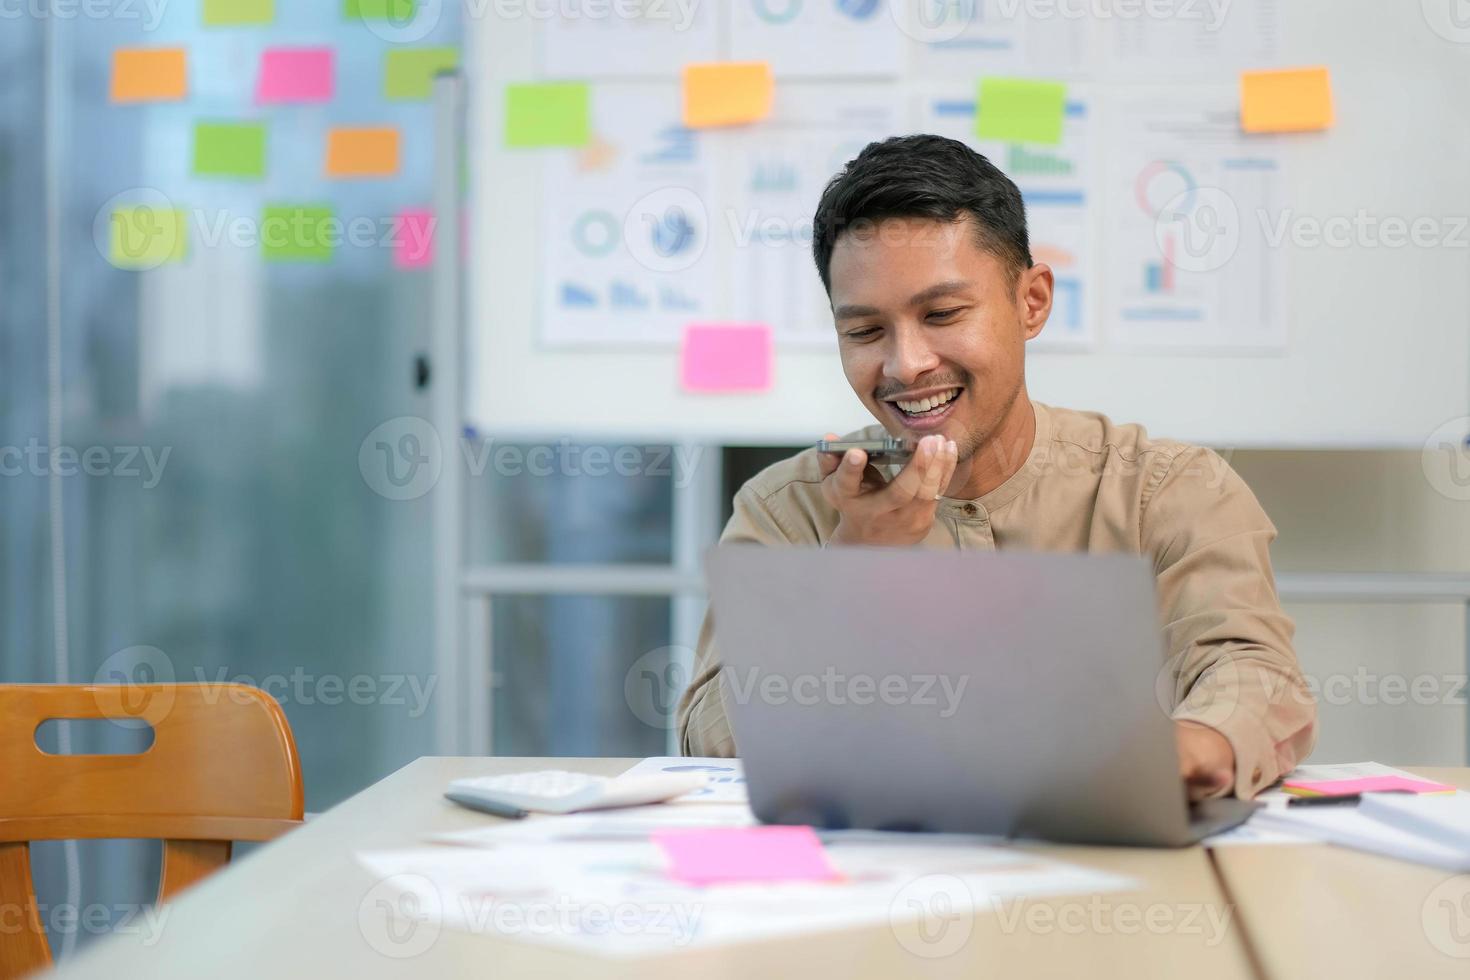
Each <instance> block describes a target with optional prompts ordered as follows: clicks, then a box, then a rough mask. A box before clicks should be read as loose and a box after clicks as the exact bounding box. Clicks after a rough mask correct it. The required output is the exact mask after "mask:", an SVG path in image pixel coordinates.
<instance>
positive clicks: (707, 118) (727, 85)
mask: <svg viewBox="0 0 1470 980" xmlns="http://www.w3.org/2000/svg"><path fill="white" fill-rule="evenodd" d="M775 97H776V81H775V78H773V77H772V75H771V66H770V65H768V64H767V63H766V62H764V61H731V62H722V63H718V64H706V65H686V66H685V68H684V125H685V126H689V127H691V128H702V127H707V126H739V125H741V124H742V123H753V122H758V121H760V120H762V119H764V118H766V117H767V116H769V115H770V114H771V103H772V102H773V101H775Z"/></svg>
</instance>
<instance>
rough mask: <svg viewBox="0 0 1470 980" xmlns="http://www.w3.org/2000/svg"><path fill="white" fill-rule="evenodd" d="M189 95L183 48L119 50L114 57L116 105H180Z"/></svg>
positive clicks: (114, 95)
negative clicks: (151, 103) (137, 103)
mask: <svg viewBox="0 0 1470 980" xmlns="http://www.w3.org/2000/svg"><path fill="white" fill-rule="evenodd" d="M188 94H189V56H188V53H187V52H186V51H185V50H184V49H183V48H118V49H117V50H116V51H114V52H113V53H112V101H113V102H178V101H180V100H182V99H183V98H184V97H185V96H187V95H188Z"/></svg>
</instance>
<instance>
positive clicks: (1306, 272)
mask: <svg viewBox="0 0 1470 980" xmlns="http://www.w3.org/2000/svg"><path fill="white" fill-rule="evenodd" d="M751 2H754V0H728V3H730V4H746V3H751ZM1243 5H1246V0H1240V3H1238V4H1237V5H1236V6H1237V8H1240V7H1242V6H1243ZM1083 6H1085V5H1083ZM1433 6H1434V5H1433V4H1425V5H1424V6H1423V9H1421V5H1420V4H1418V3H1412V2H1405V3H1392V4H1386V3H1383V2H1382V0H1274V2H1272V0H1264V2H1263V4H1262V5H1260V6H1259V7H1252V8H1251V9H1252V10H1256V11H1257V12H1258V13H1259V11H1264V13H1263V14H1260V16H1262V17H1269V18H1270V23H1269V24H1268V25H1267V27H1268V28H1269V30H1270V31H1271V32H1273V33H1274V36H1275V44H1276V46H1277V47H1276V51H1275V53H1274V55H1273V59H1272V61H1271V63H1269V64H1258V65H1256V67H1290V66H1299V65H1313V64H1325V65H1328V66H1330V67H1331V69H1332V73H1333V89H1334V96H1335V102H1336V110H1337V122H1336V125H1335V127H1334V128H1333V129H1332V130H1330V131H1328V132H1326V133H1320V134H1300V135H1292V136H1287V137H1279V138H1273V139H1274V141H1275V142H1276V143H1278V144H1279V149H1280V153H1281V155H1282V157H1283V159H1284V161H1285V167H1284V171H1283V174H1284V176H1283V184H1282V187H1283V189H1282V193H1281V207H1280V208H1279V209H1278V211H1279V213H1273V214H1271V215H1270V216H1269V220H1270V221H1271V222H1272V223H1273V227H1277V228H1278V230H1279V228H1280V227H1289V228H1290V229H1291V233H1290V234H1288V235H1287V236H1286V238H1285V240H1284V242H1283V244H1282V245H1281V246H1280V249H1279V251H1280V252H1281V254H1282V258H1281V261H1280V263H1279V264H1278V265H1277V268H1278V270H1279V283H1280V296H1279V297H1278V298H1279V301H1280V305H1281V309H1282V316H1283V318H1284V323H1285V331H1284V336H1285V340H1284V346H1279V347H1275V348H1271V349H1261V350H1251V349H1233V348H1232V349H1220V350H1188V351H1180V350H1170V349H1149V348H1148V347H1146V346H1145V347H1141V348H1136V349H1135V348H1129V349H1119V348H1117V347H1116V346H1114V345H1110V344H1109V343H1108V342H1107V338H1106V334H1105V333H1104V336H1103V337H1102V338H1101V340H1100V342H1099V343H1098V344H1096V345H1094V346H1091V347H1089V348H1087V349H1067V348H1065V347H1062V348H1051V349H1041V348H1040V347H1037V348H1034V349H1031V350H1030V351H1029V353H1028V363H1027V377H1028V385H1029V388H1030V391H1031V394H1032V396H1033V397H1034V398H1037V399H1039V400H1041V401H1045V402H1048V403H1051V404H1057V405H1065V406H1071V407H1076V408H1085V409H1093V410H1098V411H1102V412H1105V413H1106V414H1108V415H1110V416H1111V417H1112V418H1113V419H1114V420H1115V421H1120V422H1141V423H1143V424H1145V425H1147V426H1148V427H1149V429H1150V430H1151V431H1152V432H1153V433H1155V434H1156V435H1159V436H1168V437H1171V438H1178V439H1185V440H1189V441H1193V442H1197V443H1202V444H1206V445H1212V446H1216V447H1232V448H1233V447H1241V448H1250V447H1261V448H1319V447H1320V448H1329V447H1336V448H1391V447H1399V448H1419V447H1421V446H1423V445H1424V444H1425V441H1426V439H1428V438H1429V437H1430V435H1431V433H1433V432H1435V430H1437V429H1439V428H1441V426H1443V425H1444V423H1446V422H1447V421H1448V420H1451V419H1455V418H1457V417H1461V416H1465V415H1467V414H1470V229H1467V228H1466V227H1465V226H1464V222H1465V219H1466V218H1467V216H1470V122H1467V117H1466V115H1465V109H1464V93H1465V92H1466V91H1467V90H1470V38H1465V39H1462V40H1461V41H1460V42H1459V43H1456V41H1455V40H1452V39H1451V35H1452V29H1453V25H1448V26H1447V25H1446V24H1434V23H1432V21H1433V20H1434V17H1433V16H1432V14H1431V13H1430V12H1429V10H1430V8H1432V7H1433ZM718 9H719V11H720V12H721V13H723V12H725V5H724V4H722V5H721V6H720V7H719V8H718ZM467 23H468V30H469V39H468V45H469V57H468V66H467V70H468V73H469V76H470V78H469V85H470V119H469V136H468V140H469V150H470V160H471V162H470V174H471V187H470V197H471V202H470V229H469V234H470V242H469V251H468V258H467V268H466V275H467V278H468V282H467V295H468V310H469V312H468V325H467V349H466V354H467V361H466V365H465V376H466V377H465V380H466V391H467V395H466V400H467V404H466V412H467V421H468V423H469V424H471V425H473V426H474V427H476V428H477V429H478V430H480V431H482V432H484V433H487V434H491V435H494V436H497V437H501V438H508V437H526V438H535V437H543V438H544V437H566V436H571V437H573V438H582V439H587V440H594V439H601V438H608V439H616V438H639V439H668V440H697V441H708V442H719V443H727V444H742V443H746V444H750V443H777V444H788V443H789V444H802V443H806V442H809V441H811V440H813V439H814V438H816V437H818V436H820V434H821V433H823V432H826V431H829V430H836V431H844V430H847V429H850V428H855V427H858V426H861V425H866V424H870V423H871V422H872V419H871V418H870V417H869V416H868V414H867V412H866V410H865V409H863V407H862V405H861V403H860V402H859V401H858V400H857V398H856V396H855V395H854V394H853V393H852V391H851V390H850V388H849V387H848V386H847V383H846V381H845V379H844V377H843V374H842V370H841V366H840V364H839V361H838V357H837V353H836V348H835V345H829V346H823V345H821V344H813V345H809V346H807V347H805V348H802V347H785V346H782V347H779V348H778V351H777V356H776V361H775V366H774V379H773V385H772V387H771V389H770V390H769V391H766V392H762V393H759V394H730V395H702V394H688V393H684V392H683V391H681V390H680V386H679V378H678V374H679V370H678V358H679V354H678V349H677V344H676V343H664V344H658V343H650V344H642V345H636V346H630V345H613V344H607V345H597V344H582V345H578V346H572V347H558V346H553V345H548V344H547V343H545V341H544V336H543V323H542V313H541V303H540V298H541V287H542V282H541V280H542V271H543V270H542V268H541V263H542V256H543V252H542V245H543V242H542V241H541V239H540V235H541V217H542V213H543V212H542V208H543V197H542V193H543V188H542V184H541V181H542V179H543V176H544V174H545V173H546V172H547V170H548V160H549V159H550V157H549V155H553V154H559V153H560V154H564V153H568V152H572V151H566V150H534V151H524V150H521V151H510V150H506V149H505V148H504V147H503V142H502V132H503V127H504V110H503V105H504V87H505V85H506V84H507V83H510V82H522V81H535V80H541V79H543V78H544V77H545V76H543V75H542V73H541V70H540V68H541V66H542V65H543V64H545V63H546V62H545V60H543V56H542V55H541V53H540V52H541V51H542V50H543V45H544V41H545V38H544V37H543V36H542V35H543V34H544V32H545V31H546V30H548V28H547V26H546V25H545V23H544V22H542V21H540V20H537V19H535V18H531V17H524V16H523V17H520V18H518V19H503V18H500V17H491V16H485V17H479V18H469V19H468V22H467ZM577 26H578V27H579V28H586V27H587V25H585V24H584V25H577ZM706 26H707V25H706ZM1046 26H1047V27H1048V28H1049V29H1051V30H1054V31H1059V30H1061V29H1063V28H1065V29H1066V30H1069V31H1075V30H1077V25H1076V24H1071V23H1068V24H1053V23H1048V24H1047V25H1046ZM1247 26H1248V27H1250V28H1251V29H1252V30H1255V29H1256V28H1257V27H1259V25H1247ZM1090 29H1094V30H1100V29H1107V30H1115V29H1117V25H1090ZM1153 29H1154V26H1153V25H1149V24H1142V25H1139V24H1130V25H1127V28H1126V30H1127V31H1130V32H1133V33H1131V34H1130V35H1129V37H1128V39H1127V44H1144V45H1147V44H1150V43H1156V45H1157V49H1158V50H1170V51H1175V52H1176V54H1177V50H1176V49H1175V48H1174V47H1170V45H1171V44H1172V40H1171V38H1170V37H1168V36H1164V37H1161V38H1158V39H1150V38H1148V37H1146V35H1145V33H1138V32H1147V31H1149V30H1153ZM1158 29H1159V30H1161V31H1167V30H1168V29H1170V28H1169V26H1167V25H1166V26H1163V27H1159V28H1158ZM712 30H714V29H713V28H711V29H709V30H706V29H705V28H704V27H701V28H700V29H698V30H696V31H693V32H692V35H691V40H690V41H689V43H690V45H691V50H693V51H695V52H696V55H697V56H708V49H709V48H710V47H712V46H717V41H716V40H715V34H714V33H711V31H712ZM595 41H596V38H595V37H593V38H592V42H593V43H595ZM643 43H650V42H648V41H647V40H646V36H645V41H644V42H643ZM651 43H653V44H654V45H655V46H657V44H658V41H657V39H656V38H655V39H654V40H653V42H651ZM673 43H674V44H675V45H677V44H679V43H680V42H679V40H678V39H677V38H676V39H675V40H674V41H673ZM1040 43H1041V42H1040V41H1036V40H1035V39H1032V40H1030V41H1028V44H1034V45H1039V44H1040ZM660 50H662V51H663V54H664V56H663V57H662V58H656V57H653V55H652V53H651V52H642V55H644V57H642V59H641V60H638V61H635V62H634V64H649V65H653V66H656V67H657V71H650V73H649V74H646V75H636V74H635V75H630V74H629V70H628V69H624V71H623V72H622V74H621V75H620V76H619V77H614V78H608V79H606V80H603V79H602V78H600V77H590V78H588V79H587V80H589V81H592V82H593V83H594V89H595V90H597V89H601V88H602V87H603V86H619V85H645V86H647V85H653V86H676V85H677V79H676V78H674V77H671V76H670V75H669V74H668V73H667V71H666V70H665V69H666V67H667V65H669V64H676V63H678V60H679V59H678V56H677V54H669V53H668V52H667V51H666V50H664V49H662V48H661V49H660ZM906 50H907V54H906V60H905V66H904V67H903V68H902V69H901V70H900V73H899V74H898V75H897V76H896V77H892V78H845V79H833V78H810V77H788V76H785V75H781V74H778V77H777V85H778V103H777V105H778V109H779V108H780V106H781V95H780V93H782V92H786V91H788V90H793V89H798V88H801V87H803V86H808V85H827V86H830V85H832V84H843V85H854V86H859V85H861V86H869V87H873V86H877V87H881V88H883V89H884V90H885V91H890V92H891V94H892V95H893V96H894V97H895V98H897V99H899V100H900V101H901V102H902V103H903V104H904V105H905V106H906V107H907V108H906V109H905V112H907V116H906V118H905V120H904V122H905V127H906V130H907V131H915V129H916V127H917V125H918V123H919V120H920V119H921V118H922V117H921V114H920V112H919V111H918V107H919V106H920V104H921V101H922V98H923V97H924V92H925V91H926V90H927V89H926V86H932V85H934V84H947V83H949V82H954V83H956V84H960V85H973V83H974V73H973V71H972V70H971V68H970V67H969V66H971V65H973V64H974V63H975V60H976V59H975V58H970V59H955V66H954V67H953V68H946V67H944V64H945V63H943V62H942V61H941V60H940V59H937V58H931V57H927V56H926V49H925V47H924V45H923V44H922V43H921V42H920V41H918V40H909V41H906ZM1027 50H1031V49H1027ZM1037 50H1040V49H1039V48H1037ZM1109 50H1113V51H1114V53H1115V54H1116V55H1118V56H1116V57H1112V58H1109V59H1105V60H1104V63H1102V64H1094V63H1089V64H1088V65H1087V66H1086V67H1085V68H1084V69H1079V70H1077V71H1075V72H1072V73H1070V77H1069V80H1070V81H1071V82H1073V83H1074V84H1075V85H1076V86H1077V87H1078V88H1079V89H1083V88H1085V90H1086V91H1088V92H1089V93H1090V94H1091V96H1092V102H1091V104H1092V106H1093V107H1094V110H1095V117H1094V119H1093V122H1094V124H1095V126H1096V131H1097V133H1098V139H1097V142H1098V143H1099V144H1100V146H1099V147H1098V148H1097V150H1096V151H1095V155H1094V159H1095V161H1099V162H1098V166H1097V167H1096V173H1095V176H1094V178H1093V181H1092V184H1091V187H1092V191H1093V193H1094V194H1106V193H1107V188H1106V166H1105V165H1104V163H1103V162H1101V161H1102V160H1104V159H1105V157H1106V154H1107V151H1108V146H1107V140H1108V138H1109V134H1110V132H1111V128H1110V127H1111V125H1113V124H1114V123H1116V121H1117V119H1116V116H1114V115H1110V114H1111V113H1114V112H1115V111H1116V110H1117V107H1119V106H1122V105H1125V104H1126V100H1128V99H1129V98H1132V97H1135V96H1138V95H1139V94H1140V93H1142V94H1144V95H1148V94H1158V95H1161V96H1170V95H1176V96H1177V95H1178V94H1179V93H1181V92H1185V93H1187V92H1191V91H1194V89H1193V88H1191V86H1196V85H1198V86H1201V87H1204V86H1209V85H1213V86H1215V87H1216V88H1218V87H1219V86H1221V85H1223V86H1225V87H1227V88H1229V87H1232V86H1233V85H1234V82H1235V78H1236V74H1237V73H1236V72H1235V71H1234V70H1226V71H1218V70H1217V71H1211V72H1210V73H1207V74H1204V75H1201V74H1200V73H1199V63H1198V61H1195V62H1194V63H1193V64H1191V62H1190V60H1189V59H1177V58H1176V59H1174V60H1173V61H1172V62H1169V63H1166V62H1165V60H1160V61H1159V62H1158V63H1157V65H1155V63H1154V62H1153V61H1149V62H1147V63H1146V65H1143V66H1141V63H1140V62H1139V61H1138V60H1137V59H1132V60H1130V59H1129V58H1127V57H1124V56H1123V55H1126V54H1127V48H1126V45H1125V44H1124V43H1123V42H1118V43H1117V44H1116V45H1115V46H1114V48H1113V49H1109ZM1119 52H1121V54H1119ZM716 53H717V54H718V55H719V56H720V57H728V56H729V52H728V51H727V50H719V49H717V52H716ZM748 53H749V52H748V50H743V51H742V54H748ZM1023 53H1024V52H1023ZM787 54H789V52H788V53H787ZM1018 58H1019V60H1018V63H1017V64H1016V65H1015V66H1014V69H1013V71H1014V72H1015V73H1025V72H1026V71H1027V68H1028V64H1027V62H1026V59H1025V58H1024V57H1019V56H1018ZM936 65H937V66H938V67H936ZM1155 69H1157V70H1155ZM634 70H636V69H634ZM1191 71H1193V72H1194V74H1193V75H1191V74H1190V72H1191ZM946 72H948V73H949V74H946ZM1047 74H1061V75H1068V72H1065V71H1058V72H1048V73H1047ZM936 75H939V76H941V77H939V78H936ZM561 77H566V76H565V75H563V76H561ZM673 91H677V89H676V88H674V89H673ZM714 138H715V139H719V140H727V141H728V140H738V139H740V138H741V135H740V133H739V131H730V132H725V133H720V134H718V135H717V136H716V137H714ZM1390 219H1395V220H1397V221H1399V222H1402V223H1404V224H1408V223H1411V222H1414V221H1416V220H1419V219H1427V220H1428V221H1429V222H1430V224H1429V225H1423V226H1422V228H1421V230H1422V231H1423V232H1424V234H1423V235H1422V236H1421V241H1423V242H1434V243H1436V244H1435V245H1434V247H1421V246H1418V245H1416V244H1414V242H1413V241H1407V242H1405V241H1401V240H1400V239H1401V236H1398V235H1396V234H1394V233H1393V232H1392V231H1390V230H1389V225H1385V224H1384V222H1386V221H1390ZM1364 221H1367V222H1368V223H1369V226H1371V227H1372V228H1374V229H1376V230H1370V231H1366V232H1365V231H1362V230H1357V229H1361V228H1362V227H1364ZM1279 222H1286V224H1278V223H1279ZM1106 224H1107V222H1106V221H1105V220H1102V219H1100V218H1097V217H1095V219H1094V220H1093V221H1092V222H1091V227H1090V228H1089V229H1088V234H1089V235H1090V236H1091V242H1090V244H1091V247H1092V249H1093V254H1094V255H1096V256H1103V255H1106V254H1108V253H1107V248H1108V243H1109V232H1108V228H1107V227H1106ZM1390 224H1392V222H1390ZM1395 227H1397V226H1395ZM1313 229H1316V233H1317V236H1319V237H1320V238H1321V240H1318V238H1314V237H1313ZM1328 239H1330V240H1328ZM706 258H712V259H713V261H714V262H715V265H716V268H717V269H720V270H723V269H726V268H728V265H727V263H728V262H729V261H730V256H728V255H720V254H718V253H717V252H716V254H714V255H712V256H706ZM791 261H792V262H793V263H801V264H802V269H803V271H804V272H805V273H806V274H808V275H809V276H810V277H811V279H812V280H813V281H815V280H816V277H817V273H816V270H815V267H814V265H813V263H812V260H811V258H810V254H809V252H808V251H803V250H796V249H794V250H792V252H791ZM1107 275H1108V272H1107V269H1106V267H1105V266H1103V265H1101V264H1099V265H1097V266H1096V267H1095V275H1094V281H1095V282H1096V283H1097V284H1098V285H1097V288H1094V289H1092V290H1091V296H1092V299H1091V301H1090V302H1089V304H1088V311H1089V316H1092V317H1097V316H1099V314H1098V297H1099V296H1100V295H1101V294H1102V292H1103V288H1104V287H1105V285H1106V283H1105V282H1103V280H1104V279H1105V278H1106V277H1107ZM712 280H713V287H712V289H713V295H712V296H711V297H710V302H711V308H712V309H713V310H714V311H715V312H717V313H721V312H725V313H726V314H727V316H730V313H728V312H727V311H733V310H735V309H736V308H737V307H738V305H739V300H740V298H739V297H737V296H734V295H733V294H732V293H733V290H734V286H733V284H732V282H731V281H730V279H729V277H728V276H725V275H722V274H721V275H715V276H714V277H712ZM1247 298H1248V299H1252V300H1253V299H1254V298H1252V297H1247ZM718 318H719V317H715V319H718ZM808 326H810V327H811V328H812V329H814V330H821V329H830V322H828V323H813V324H810V325H808ZM1044 336H1045V335H1044Z"/></svg>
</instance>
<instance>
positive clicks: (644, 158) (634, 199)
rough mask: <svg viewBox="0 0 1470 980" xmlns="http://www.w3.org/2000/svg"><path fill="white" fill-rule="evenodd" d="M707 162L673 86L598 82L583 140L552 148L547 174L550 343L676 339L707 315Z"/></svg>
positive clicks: (545, 301) (711, 285) (545, 330)
mask: <svg viewBox="0 0 1470 980" xmlns="http://www.w3.org/2000/svg"><path fill="white" fill-rule="evenodd" d="M710 166H711V164H710V157H709V155H708V152H707V148H706V145H705V134H703V133H701V132H700V131H698V130H691V129H686V128H684V125H683V123H682V121H681V119H680V97H679V89H678V86H677V85H674V84H668V85H633V84H622V85H598V86H595V87H594V88H593V93H592V137H591V141H590V143H589V145H588V146H587V147H585V148H583V149H580V150H567V151H561V152H558V153H554V154H548V155H547V157H546V171H545V173H544V174H543V176H542V184H541V200H542V208H541V214H542V218H541V222H542V227H541V239H542V268H541V297H542V298H541V317H542V323H541V335H542V338H543V340H544V342H545V343H546V344H548V345H550V346H565V345H568V344H577V345H587V344H591V345H613V346H627V345H629V344H634V345H637V344H675V343H677V342H678V340H679V338H680V336H682V334H683V330H684V327H685V326H686V325H688V324H689V323H691V322H698V321H700V320H707V319H709V318H710V316H711V313H712V311H713V310H714V309H715V308H716V301H715V295H716V265H717V263H718V260H717V259H716V258H715V257H714V256H713V255H711V254H710V249H709V240H710V226H711V222H712V221H713V219H714V217H715V214H714V210H713V207H712V205H713V202H714V200H715V198H714V195H713V186H714V185H713V183H712V181H711V179H710V178H709V176H708V173H709V169H710Z"/></svg>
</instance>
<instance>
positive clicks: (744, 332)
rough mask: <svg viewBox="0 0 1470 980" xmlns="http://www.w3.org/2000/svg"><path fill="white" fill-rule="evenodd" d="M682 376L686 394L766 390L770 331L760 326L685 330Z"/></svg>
mask: <svg viewBox="0 0 1470 980" xmlns="http://www.w3.org/2000/svg"><path fill="white" fill-rule="evenodd" d="M679 375H680V378H681V380H682V381H683V384H684V390H685V391H706V392H709V391H765V390H767V389H768V388H770V387H771V328H770V327H768V326H766V325H765V324H759V323H746V324H734V323H732V324H720V325H714V324H700V325H695V326H691V327H688V328H686V329H685V331H684V346H683V350H682V353H681V357H680V369H679Z"/></svg>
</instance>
